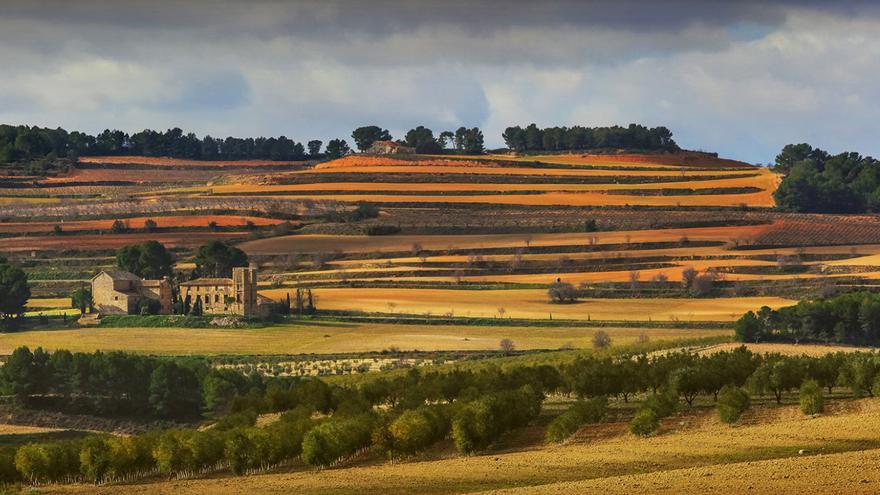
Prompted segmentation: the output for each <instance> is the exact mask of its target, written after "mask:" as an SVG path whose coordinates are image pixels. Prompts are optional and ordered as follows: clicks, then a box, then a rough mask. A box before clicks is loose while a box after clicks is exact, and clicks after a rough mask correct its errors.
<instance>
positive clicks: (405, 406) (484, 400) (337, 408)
mask: <svg viewBox="0 0 880 495" xmlns="http://www.w3.org/2000/svg"><path fill="white" fill-rule="evenodd" d="M60 352H63V351H58V352H56V353H54V354H52V355H48V354H44V353H41V354H40V357H37V355H38V353H36V352H35V353H33V354H30V356H31V360H30V361H28V359H26V358H27V357H28V355H29V351H27V350H26V349H18V350H16V351H15V353H14V354H13V356H14V357H15V359H14V360H13V361H12V364H10V363H7V364H6V365H4V368H3V370H2V371H3V376H4V380H10V379H13V380H21V379H20V378H17V377H19V376H21V375H22V374H21V373H20V370H21V369H22V368H21V367H22V365H23V364H24V365H26V366H31V367H33V366H36V364H35V361H37V360H39V361H47V362H53V361H67V360H70V361H76V360H81V361H85V362H90V363H110V362H112V361H113V360H114V359H115V360H120V361H121V362H125V360H126V359H127V358H128V359H133V360H134V361H132V362H141V363H145V362H148V360H149V359H150V358H136V359H135V358H132V357H130V356H127V355H125V354H122V353H119V354H118V355H116V354H114V357H113V359H110V355H109V354H108V355H100V354H95V355H91V356H90V355H85V356H84V357H79V358H77V357H76V356H78V355H76V354H74V355H72V356H71V357H70V358H66V357H65V358H63V359H62V358H58V357H56V355H58V354H59V353H60ZM156 361H158V360H156ZM28 363H29V364H28ZM93 365H94V364H93ZM104 366H107V365H106V364H105V365H104ZM162 366H167V362H161V363H160V364H158V365H157V366H156V367H154V371H153V372H152V373H151V375H155V374H157V373H158V372H157V371H156V370H158V369H161V367H162ZM178 366H181V367H183V368H185V369H192V370H194V371H193V373H194V375H195V376H196V377H198V376H199V375H200V374H203V375H204V378H202V379H201V382H200V385H201V388H202V393H201V394H194V396H195V397H198V398H199V399H200V400H201V401H202V406H203V407H204V410H205V411H207V414H208V415H211V416H214V417H216V418H217V421H216V423H215V424H214V426H213V427H212V428H207V429H199V430H195V429H170V430H165V431H161V432H152V433H147V434H142V435H135V436H129V437H116V436H105V435H90V436H88V437H86V438H83V439H78V440H67V441H60V442H47V443H31V444H28V445H25V446H22V447H18V448H15V447H6V448H3V449H0V479H2V481H5V482H16V481H26V482H31V483H46V482H57V481H67V482H70V481H76V480H79V481H91V482H95V483H100V482H107V481H123V480H125V481H129V480H132V479H135V478H139V477H146V476H154V475H156V474H164V475H167V476H171V477H173V476H191V475H194V474H206V473H210V472H216V471H223V470H230V471H232V472H234V473H236V474H243V473H249V472H256V471H260V470H265V469H268V468H271V467H274V466H279V465H283V464H285V463H289V462H292V461H293V460H295V459H300V460H302V461H303V462H305V463H306V464H308V465H312V466H328V465H332V464H334V463H336V462H338V461H340V460H343V459H346V458H348V457H351V456H353V455H355V454H357V453H358V452H361V451H363V450H366V449H371V450H373V451H375V452H377V453H384V454H385V455H387V456H388V457H390V458H392V459H394V458H400V457H405V456H409V455H413V454H416V453H418V452H421V451H423V450H425V449H427V448H430V447H431V446H432V445H434V444H436V443H437V442H439V441H442V440H444V439H446V438H449V439H451V440H452V442H453V444H454V445H455V447H456V448H457V449H458V450H459V452H461V453H463V454H468V453H472V452H478V451H481V450H484V449H485V448H487V447H488V446H490V445H492V444H493V443H494V442H495V441H497V440H498V439H499V438H501V436H503V435H504V434H505V433H506V432H508V431H510V430H512V429H515V428H520V427H522V426H525V425H527V424H529V423H531V422H532V421H533V420H534V419H535V418H537V416H538V414H539V413H540V411H541V407H542V401H543V399H544V396H545V394H548V393H554V392H555V393H563V394H570V395H573V396H575V397H577V398H578V399H579V400H578V401H577V402H576V403H574V404H573V405H572V406H571V407H570V408H569V409H568V410H567V411H565V412H564V413H563V414H561V415H559V416H557V417H556V418H555V419H554V420H553V421H552V422H551V424H550V425H549V426H548V428H547V439H548V441H560V440H564V439H565V438H567V437H568V436H569V435H570V434H571V433H573V432H574V431H576V430H577V429H578V428H579V427H580V426H581V425H582V424H584V423H586V422H595V421H600V420H601V419H602V418H603V417H604V416H605V414H606V408H607V398H608V397H610V396H622V397H623V398H624V400H628V399H629V398H631V397H632V396H633V395H635V394H641V396H640V397H643V400H642V401H641V403H640V405H639V406H638V409H637V412H636V414H635V417H634V418H633V419H632V422H631V423H630V429H631V431H633V433H635V434H637V435H649V434H651V433H652V432H653V431H654V430H655V429H656V428H657V426H658V425H659V420H660V419H661V418H662V417H664V416H668V415H670V414H673V413H674V412H675V411H676V410H677V409H678V408H680V407H681V402H682V400H683V401H684V403H686V404H689V405H692V404H694V401H695V399H696V398H697V397H698V396H706V397H707V398H712V399H714V400H716V401H717V402H716V404H717V409H718V412H719V415H720V416H721V418H722V420H723V421H725V422H736V421H737V420H738V418H739V417H740V415H741V414H742V413H743V412H744V411H745V410H746V409H747V408H748V407H749V403H750V394H770V395H771V396H772V397H773V398H774V399H775V400H776V401H777V402H781V400H782V398H783V397H784V396H785V394H788V393H791V392H792V391H795V390H798V389H799V390H800V393H799V395H800V403H801V407H802V410H803V411H804V412H805V413H807V414H814V413H816V412H821V410H822V407H823V406H822V400H823V397H822V389H823V388H827V389H828V390H829V392H830V391H831V389H832V388H833V387H834V386H838V385H842V386H847V387H849V388H850V389H851V390H852V392H853V395H855V396H856V397H861V396H864V395H873V394H875V393H878V392H880V380H878V378H880V356H878V355H877V354H875V353H849V354H846V353H836V354H828V355H826V356H824V357H821V358H810V357H786V356H782V355H775V354H770V355H757V354H754V353H751V352H750V351H748V350H747V349H745V348H739V349H735V350H732V351H722V352H719V353H716V354H712V355H706V356H700V355H697V354H693V353H687V352H673V353H666V354H656V355H652V356H648V355H644V354H641V355H636V356H631V355H623V356H618V357H617V358H612V357H600V356H584V357H581V358H578V359H576V360H575V361H573V362H570V363H569V364H565V365H560V366H550V365H518V366H511V367H508V368H504V369H502V368H500V367H497V366H493V365H487V366H484V367H481V368H476V369H474V368H472V369H461V368H457V369H452V370H448V371H446V372H438V371H427V372H425V371H419V370H417V369H412V370H410V371H409V372H408V373H406V374H403V375H397V376H383V377H375V378H374V379H372V380H368V381H364V382H362V383H360V384H359V385H349V386H340V385H335V384H328V383H326V382H323V381H320V380H316V379H303V378H271V379H263V378H261V377H259V376H257V375H254V376H247V377H246V376H244V375H242V374H240V373H237V372H235V371H234V370H229V369H225V370H208V369H207V367H193V366H187V365H178ZM9 367H12V368H10V369H7V368H9ZM24 376H28V374H24ZM111 376H112V375H111ZM151 381H152V379H151ZM166 382H167V383H169V384H170V388H169V390H170V391H171V393H172V394H173V395H174V396H176V397H186V396H187V394H188V393H191V392H192V390H191V389H189V388H186V387H182V386H180V384H181V383H189V381H188V380H166ZM15 383H18V382H15ZM93 383H94V384H95V386H101V385H100V384H101V383H102V382H101V381H99V380H94V382H93ZM120 383H122V381H121V380H113V379H111V380H109V381H107V382H106V384H105V385H103V387H105V388H104V389H98V390H93V391H90V393H93V394H94V393H97V394H100V395H106V396H111V395H112V396H118V394H119V392H118V391H117V390H116V387H117V386H118V385H117V384H120ZM7 386H9V385H8V384H7ZM53 386H55V385H53ZM152 395H154V394H153V393H152V392H151V393H150V396H151V397H152ZM155 395H157V396H159V397H161V396H162V395H163V394H159V393H157V394H155ZM148 400H152V399H148ZM268 412H281V413H282V414H281V416H280V418H279V420H278V421H275V422H272V423H270V424H268V425H266V426H262V427H258V426H256V425H255V424H256V419H257V416H258V415H259V414H262V413H268ZM315 413H320V414H315Z"/></svg>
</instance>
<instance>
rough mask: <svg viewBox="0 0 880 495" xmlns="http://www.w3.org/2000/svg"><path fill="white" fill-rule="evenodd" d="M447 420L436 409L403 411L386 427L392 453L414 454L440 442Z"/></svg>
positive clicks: (445, 431) (446, 427) (446, 431)
mask: <svg viewBox="0 0 880 495" xmlns="http://www.w3.org/2000/svg"><path fill="white" fill-rule="evenodd" d="M448 432H449V420H448V419H447V418H446V416H445V415H444V414H443V412H442V411H441V410H440V408H438V407H432V408H428V407H423V408H420V409H418V410H409V411H405V412H404V413H403V414H401V415H400V416H398V417H397V419H395V420H394V421H392V422H391V424H390V425H389V426H388V433H389V440H390V443H391V448H392V450H393V451H396V452H400V453H403V454H414V453H416V452H418V451H420V450H423V449H425V448H427V447H430V446H431V445H432V444H434V443H435V442H438V441H440V440H442V439H443V438H444V437H445V436H446V434H447V433H448Z"/></svg>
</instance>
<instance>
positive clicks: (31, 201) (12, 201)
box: [0, 197, 61, 205]
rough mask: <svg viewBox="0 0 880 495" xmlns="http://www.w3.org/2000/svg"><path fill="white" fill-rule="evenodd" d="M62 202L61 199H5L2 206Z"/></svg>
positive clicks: (0, 200)
mask: <svg viewBox="0 0 880 495" xmlns="http://www.w3.org/2000/svg"><path fill="white" fill-rule="evenodd" d="M60 202H61V200H60V199H59V198H16V197H3V198H0V205H3V204H7V205H8V204H11V205H20V204H29V205H30V204H50V203H60Z"/></svg>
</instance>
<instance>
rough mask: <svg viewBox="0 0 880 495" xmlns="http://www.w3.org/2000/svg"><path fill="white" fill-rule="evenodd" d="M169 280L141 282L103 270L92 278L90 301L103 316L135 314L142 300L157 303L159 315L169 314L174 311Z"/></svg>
mask: <svg viewBox="0 0 880 495" xmlns="http://www.w3.org/2000/svg"><path fill="white" fill-rule="evenodd" d="M172 292H173V291H172V287H171V281H170V280H169V279H168V278H164V279H162V280H144V279H142V278H140V277H138V276H137V275H135V274H133V273H130V272H125V271H121V270H110V271H102V272H101V273H99V274H97V275H95V276H94V277H93V278H92V300H93V301H94V304H95V310H96V311H97V312H98V313H99V314H104V315H127V314H132V313H137V312H138V308H139V306H140V304H141V302H142V301H144V300H148V299H152V300H155V301H158V302H159V307H160V310H159V311H160V313H162V314H170V313H171V310H172V308H173V302H172Z"/></svg>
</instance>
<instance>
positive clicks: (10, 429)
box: [0, 424, 64, 435]
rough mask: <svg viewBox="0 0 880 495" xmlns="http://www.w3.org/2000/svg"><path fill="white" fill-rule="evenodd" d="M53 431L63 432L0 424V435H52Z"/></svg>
mask: <svg viewBox="0 0 880 495" xmlns="http://www.w3.org/2000/svg"><path fill="white" fill-rule="evenodd" d="M55 431H64V430H62V429H59V428H42V427H39V426H23V425H7V424H0V435H34V434H38V433H52V432H55Z"/></svg>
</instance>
